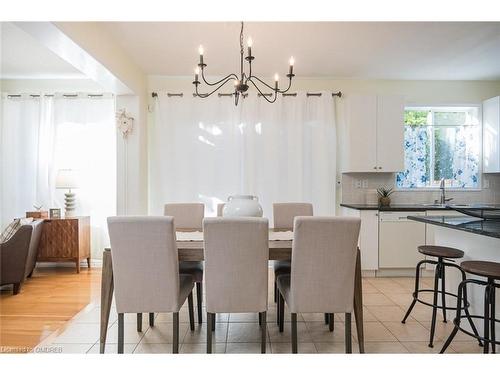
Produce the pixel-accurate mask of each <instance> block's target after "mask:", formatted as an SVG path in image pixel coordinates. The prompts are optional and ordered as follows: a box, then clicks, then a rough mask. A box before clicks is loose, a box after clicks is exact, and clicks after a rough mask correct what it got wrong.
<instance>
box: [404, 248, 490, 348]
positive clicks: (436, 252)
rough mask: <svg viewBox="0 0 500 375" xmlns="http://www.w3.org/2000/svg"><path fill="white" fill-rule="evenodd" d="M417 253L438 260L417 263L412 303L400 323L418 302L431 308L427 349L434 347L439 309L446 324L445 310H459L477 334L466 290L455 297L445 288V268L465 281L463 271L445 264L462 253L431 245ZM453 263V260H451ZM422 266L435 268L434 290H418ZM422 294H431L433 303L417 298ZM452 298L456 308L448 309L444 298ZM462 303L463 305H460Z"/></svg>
mask: <svg viewBox="0 0 500 375" xmlns="http://www.w3.org/2000/svg"><path fill="white" fill-rule="evenodd" d="M418 251H419V252H420V253H422V254H424V255H426V256H432V257H436V258H438V260H437V261H435V260H431V259H424V260H421V261H420V262H418V263H417V268H416V273H415V291H414V292H413V301H412V303H411V305H410V307H409V308H408V311H407V312H406V314H405V316H404V318H403V320H402V321H401V323H403V324H405V323H406V319H408V316H410V313H411V311H412V310H413V307H414V306H415V304H416V303H417V302H420V303H422V304H424V305H427V306H430V307H432V321H431V333H430V337H429V347H430V348H432V347H434V345H433V341H434V333H435V330H436V315H437V310H438V309H441V311H442V313H443V322H445V323H446V321H447V320H446V310H455V309H457V308H458V309H459V311H460V310H464V312H465V317H467V319H468V320H469V323H470V325H471V327H472V329H473V330H474V332H475V333H477V330H476V327H475V326H474V323H473V322H472V319H471V317H470V314H469V310H468V307H469V303H468V302H467V290H466V289H465V288H464V291H463V296H457V295H456V294H453V293H450V292H447V291H446V288H445V285H446V284H445V267H453V268H456V269H458V270H459V271H460V272H461V274H462V280H465V279H466V277H465V272H464V271H463V269H462V268H461V267H460V266H458V265H456V264H455V263H450V262H447V261H446V260H451V259H459V258H462V257H463V256H464V252H463V251H462V250H459V249H455V248H452V247H445V246H431V245H422V246H419V247H418ZM451 261H452V262H453V260H451ZM424 264H433V265H435V266H436V269H435V272H434V289H419V282H420V267H422V265H424ZM440 279H441V290H439V280H440ZM422 293H432V294H433V297H434V298H433V301H432V303H429V302H425V301H423V300H422V299H421V298H419V294H422ZM439 295H441V305H439V304H438V296H439ZM447 295H448V296H452V297H455V298H457V301H458V302H457V307H454V306H453V307H448V306H446V296H447ZM462 302H463V304H462ZM480 343H481V342H480Z"/></svg>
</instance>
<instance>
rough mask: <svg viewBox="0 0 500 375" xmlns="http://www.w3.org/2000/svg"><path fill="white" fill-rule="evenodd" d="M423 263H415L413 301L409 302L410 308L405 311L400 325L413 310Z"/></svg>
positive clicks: (422, 261) (416, 299)
mask: <svg viewBox="0 0 500 375" xmlns="http://www.w3.org/2000/svg"><path fill="white" fill-rule="evenodd" d="M425 262H426V261H425V260H421V261H420V262H418V263H417V268H416V271H415V291H414V292H413V301H411V304H410V307H408V310H407V311H406V314H405V316H404V317H403V320H402V321H401V323H403V324H405V323H406V319H408V317H409V316H410V313H411V311H412V310H413V308H414V307H415V304H416V303H417V301H418V292H419V286H420V267H421V266H422V264H424V263H425Z"/></svg>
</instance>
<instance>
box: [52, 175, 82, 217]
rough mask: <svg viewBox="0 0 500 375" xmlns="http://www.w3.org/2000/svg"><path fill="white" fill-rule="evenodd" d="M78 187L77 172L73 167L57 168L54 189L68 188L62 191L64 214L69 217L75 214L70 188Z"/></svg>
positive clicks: (73, 195)
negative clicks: (65, 191)
mask: <svg viewBox="0 0 500 375" xmlns="http://www.w3.org/2000/svg"><path fill="white" fill-rule="evenodd" d="M76 188H78V179H77V173H76V171H75V170H73V169H59V171H58V172H57V178H56V189H69V191H68V192H67V193H64V210H65V216H66V217H71V216H73V215H74V214H75V193H72V192H71V189H76Z"/></svg>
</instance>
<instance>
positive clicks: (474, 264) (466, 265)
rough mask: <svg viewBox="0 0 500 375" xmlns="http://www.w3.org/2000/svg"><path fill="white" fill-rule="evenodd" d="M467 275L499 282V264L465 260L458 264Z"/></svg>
mask: <svg viewBox="0 0 500 375" xmlns="http://www.w3.org/2000/svg"><path fill="white" fill-rule="evenodd" d="M460 266H461V267H462V269H463V270H464V271H465V272H467V273H472V274H474V275H478V276H483V277H487V278H489V279H494V280H500V263H497V262H487V261H481V260H466V261H465V262H462V263H461V264H460Z"/></svg>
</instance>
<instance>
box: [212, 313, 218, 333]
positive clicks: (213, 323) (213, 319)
mask: <svg viewBox="0 0 500 375" xmlns="http://www.w3.org/2000/svg"><path fill="white" fill-rule="evenodd" d="M216 317H217V313H213V314H212V332H214V331H215V318H216Z"/></svg>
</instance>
